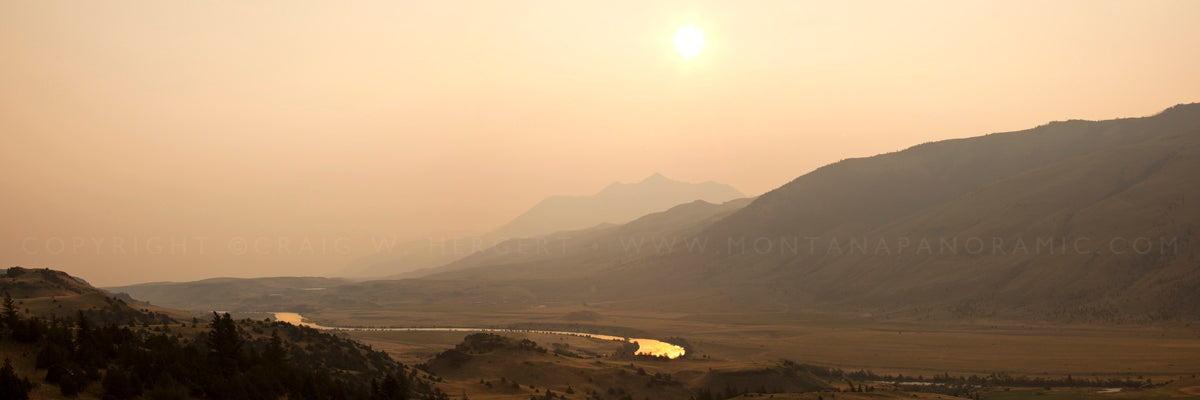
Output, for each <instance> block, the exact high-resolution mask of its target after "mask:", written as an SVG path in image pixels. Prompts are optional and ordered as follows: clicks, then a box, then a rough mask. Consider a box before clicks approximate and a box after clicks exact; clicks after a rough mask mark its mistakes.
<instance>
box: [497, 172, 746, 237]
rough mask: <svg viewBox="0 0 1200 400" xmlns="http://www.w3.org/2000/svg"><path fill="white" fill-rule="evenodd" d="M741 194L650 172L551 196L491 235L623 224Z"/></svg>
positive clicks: (526, 234)
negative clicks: (588, 191) (586, 192)
mask: <svg viewBox="0 0 1200 400" xmlns="http://www.w3.org/2000/svg"><path fill="white" fill-rule="evenodd" d="M742 197H745V195H743V194H742V193H741V192H738V191H737V189H734V188H732V187H730V186H729V185H723V184H720V183H716V182H704V183H684V182H678V181H674V180H671V179H668V178H667V177H665V176H662V175H660V174H653V175H650V176H648V177H646V179H643V180H641V181H639V182H636V183H620V182H614V183H612V184H610V185H608V186H607V187H605V188H604V190H601V191H600V192H599V193H596V194H594V195H591V196H551V197H548V198H546V199H545V200H542V201H541V202H540V203H538V204H537V205H535V206H533V208H530V209H529V210H528V211H525V212H524V213H522V214H521V215H519V216H517V217H516V218H514V219H513V220H512V221H510V222H509V223H507V224H505V225H504V226H501V227H500V228H498V229H496V230H495V231H493V232H492V233H491V235H494V236H498V237H508V238H523V237H531V236H539V235H544V234H547V233H550V232H556V231H562V230H570V229H580V228H584V227H589V226H594V225H598V224H603V223H610V224H623V223H626V222H629V221H631V220H633V219H635V218H638V217H641V216H643V215H646V214H649V213H652V212H657V211H661V210H665V209H667V208H670V207H672V206H675V205H678V204H683V203H688V202H692V201H695V200H703V201H706V202H710V203H723V202H726V201H729V200H733V199H737V198H742Z"/></svg>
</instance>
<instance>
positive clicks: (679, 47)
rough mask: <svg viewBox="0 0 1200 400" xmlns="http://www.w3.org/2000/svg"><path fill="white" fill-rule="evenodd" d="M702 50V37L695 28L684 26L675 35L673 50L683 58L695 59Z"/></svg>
mask: <svg viewBox="0 0 1200 400" xmlns="http://www.w3.org/2000/svg"><path fill="white" fill-rule="evenodd" d="M703 48H704V35H702V34H700V30H699V29H696V27H695V26H692V25H688V26H684V27H682V28H679V31H678V32H676V33H675V50H676V51H678V52H679V54H682V55H683V57H684V58H692V57H695V56H696V55H698V54H700V49H703Z"/></svg>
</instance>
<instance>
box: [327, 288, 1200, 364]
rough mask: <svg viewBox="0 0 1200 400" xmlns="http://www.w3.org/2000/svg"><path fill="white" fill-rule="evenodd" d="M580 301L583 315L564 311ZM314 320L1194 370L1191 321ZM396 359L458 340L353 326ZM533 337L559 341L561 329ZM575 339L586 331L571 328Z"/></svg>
mask: <svg viewBox="0 0 1200 400" xmlns="http://www.w3.org/2000/svg"><path fill="white" fill-rule="evenodd" d="M579 311H590V312H592V313H594V314H591V313H588V314H587V315H593V316H594V318H593V319H591V320H585V321H580V320H578V319H573V318H571V317H572V316H574V315H579V314H580V313H579ZM308 317H309V318H310V319H312V320H314V321H316V322H319V323H321V324H324V325H340V326H346V325H373V326H424V327H432V326H440V327H450V326H456V327H499V326H507V325H512V324H518V323H520V324H529V325H534V326H544V327H551V328H571V327H573V326H574V327H579V329H589V328H590V330H593V331H594V330H597V329H609V330H621V329H630V330H633V331H636V332H639V333H642V334H645V335H648V336H646V337H651V338H665V337H673V336H674V337H682V338H684V339H686V340H687V341H688V342H689V343H690V344H691V347H692V349H691V353H690V355H689V358H691V359H693V360H709V361H721V362H727V363H737V364H743V363H745V364H763V365H766V364H773V363H776V362H778V361H779V360H781V359H789V360H793V361H796V362H800V363H808V364H814V365H821V366H829V367H837V368H841V369H845V370H858V369H866V370H870V371H873V372H876V373H880V374H884V373H886V374H904V375H906V376H914V377H915V376H932V375H934V374H945V373H949V374H951V375H955V376H959V375H962V376H969V375H987V374H991V373H1000V372H1003V373H1007V374H1009V375H1013V376H1022V375H1026V376H1043V377H1064V376H1067V375H1072V376H1075V377H1084V378H1090V377H1101V378H1110V377H1119V378H1138V377H1148V378H1152V379H1157V380H1159V381H1160V382H1162V381H1166V380H1172V379H1180V378H1181V377H1190V376H1191V375H1192V374H1194V373H1197V372H1200V331H1198V330H1197V329H1196V328H1195V327H1190V326H1183V325H1181V326H1175V327H1145V326H1130V327H1119V326H1118V327H1098V326H1082V325H1081V326H1061V325H1033V324H1014V323H1001V322H994V323H993V322H980V321H975V322H972V323H951V322H929V321H918V320H906V319H883V318H878V317H871V316H865V315H859V316H848V315H830V314H817V313H812V314H728V315H690V314H680V313H652V312H639V311H629V310H625V309H620V308H616V307H613V308H606V307H604V305H591V306H588V307H579V306H574V307H571V306H567V307H536V308H528V309H507V310H482V311H471V310H468V309H460V310H455V311H451V310H440V311H439V312H406V311H392V312H386V313H385V312H378V311H376V312H372V313H354V312H326V313H321V314H312V315H308ZM350 335H351V336H353V337H355V338H357V339H360V340H363V341H365V342H367V343H370V344H372V345H374V346H377V347H381V348H383V349H385V350H387V351H389V352H391V353H392V354H393V355H394V356H396V357H398V358H400V359H401V360H404V361H414V362H416V361H419V360H422V359H426V358H428V357H429V356H430V355H432V354H434V353H436V352H438V351H440V350H441V349H445V348H448V347H450V346H452V345H453V344H455V343H457V342H458V340H460V339H461V337H462V336H463V334H461V333H446V332H353V333H350ZM531 339H532V340H535V341H539V342H542V341H543V340H549V341H557V340H562V338H561V337H548V338H536V337H531ZM572 340H584V339H572Z"/></svg>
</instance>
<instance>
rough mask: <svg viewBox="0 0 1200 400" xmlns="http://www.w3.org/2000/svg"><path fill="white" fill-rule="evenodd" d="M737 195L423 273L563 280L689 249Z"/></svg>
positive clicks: (509, 247)
mask: <svg viewBox="0 0 1200 400" xmlns="http://www.w3.org/2000/svg"><path fill="white" fill-rule="evenodd" d="M751 200H752V199H737V200H731V201H728V202H725V203H721V204H713V203H709V202H706V201H703V200H696V201H693V202H691V203H686V204H680V205H678V206H675V207H672V208H670V209H668V210H666V211H661V212H656V213H651V214H647V215H645V216H643V217H641V218H638V219H635V220H633V221H630V222H629V223H626V224H622V225H617V226H610V227H599V228H593V229H588V230H580V231H568V232H559V233H555V234H552V235H547V236H544V237H535V238H528V239H513V240H508V241H505V242H502V243H500V244H498V245H496V246H494V247H492V248H489V249H486V250H484V251H480V252H477V253H475V254H472V255H471V256H469V257H466V258H464V259H462V260H459V261H456V262H453V263H450V264H447V265H445V266H442V267H438V268H433V269H429V270H425V271H417V272H419V273H421V274H420V275H418V276H420V277H426V278H430V279H487V278H503V279H533V278H552V279H565V278H571V277H580V276H586V275H587V274H590V273H593V272H596V271H598V270H601V269H603V268H605V267H607V266H611V265H614V264H619V263H621V262H622V260H625V259H631V258H637V257H640V256H643V255H647V254H650V253H653V252H657V251H659V249H660V248H665V247H674V248H676V249H677V250H679V251H686V246H687V243H684V242H683V240H684V239H686V238H691V237H694V236H695V235H696V234H697V233H699V232H701V230H703V229H704V228H705V227H707V226H708V225H709V224H712V223H713V222H715V221H717V220H719V219H721V218H723V217H725V216H728V215H729V214H732V213H733V212H735V211H737V210H739V209H741V208H742V207H745V206H746V205H747V204H750V202H751Z"/></svg>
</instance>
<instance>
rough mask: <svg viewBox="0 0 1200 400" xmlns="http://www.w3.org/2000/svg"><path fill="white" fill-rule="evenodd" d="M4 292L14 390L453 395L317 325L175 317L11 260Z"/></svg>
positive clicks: (0, 382) (94, 394)
mask: <svg viewBox="0 0 1200 400" xmlns="http://www.w3.org/2000/svg"><path fill="white" fill-rule="evenodd" d="M0 289H4V290H6V291H7V293H8V295H10V296H11V295H13V294H16V295H15V296H12V297H6V299H5V302H4V304H3V310H0V311H2V315H3V317H2V318H0V357H2V358H4V360H5V361H4V362H5V367H4V371H3V372H0V397H2V398H5V399H21V398H82V399H100V398H103V399H132V398H156V399H158V398H178V399H184V398H221V399H250V398H346V399H363V400H367V399H397V398H428V399H441V398H447V397H446V396H445V394H444V393H442V392H441V391H440V389H438V388H436V387H434V385H432V381H431V379H433V377H431V376H430V375H428V374H427V373H422V372H420V371H417V370H415V369H411V368H409V367H407V366H405V365H403V364H400V363H398V362H396V361H394V360H392V359H391V358H390V357H389V356H388V355H387V354H385V353H382V352H379V351H375V350H372V349H371V348H369V347H368V346H365V345H362V344H360V343H358V342H355V341H352V340H348V339H345V338H340V337H337V336H334V335H329V334H325V333H321V332H318V331H316V330H313V329H310V328H302V327H297V326H294V325H291V324H287V323H283V322H270V321H261V320H240V321H237V320H233V319H232V318H230V316H229V314H225V315H223V316H218V315H216V314H210V316H206V317H204V318H205V320H206V321H208V320H211V322H207V323H202V322H200V321H199V320H198V319H197V318H186V319H182V318H181V319H176V318H172V317H170V316H169V315H168V314H170V315H185V314H186V313H182V312H178V311H170V312H169V313H161V312H155V311H149V310H148V309H146V308H142V309H134V308H132V307H130V306H128V305H127V304H126V303H125V301H124V300H122V299H119V298H116V297H112V296H109V295H107V294H106V293H105V292H103V291H101V290H99V289H96V288H93V287H91V286H90V285H87V284H86V282H85V281H83V280H82V279H78V278H75V277H72V276H70V275H67V274H66V273H63V272H61V271H54V270H49V269H33V270H31V269H25V268H19V267H13V268H9V269H7V270H6V271H5V272H4V274H3V275H0ZM45 299H50V300H49V301H48V302H47V301H45ZM87 301H93V302H95V304H88V303H86V302H87ZM39 303H41V304H42V305H47V304H51V305H53V307H50V308H49V309H39V307H38V306H37V305H36V304H39ZM380 382H382V384H380ZM143 396H144V397H143Z"/></svg>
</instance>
